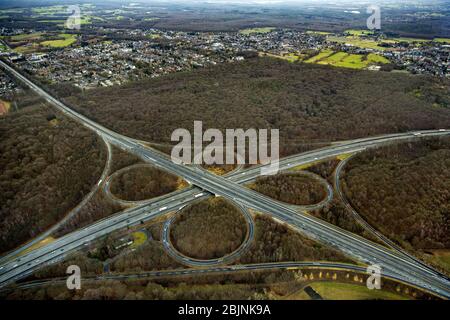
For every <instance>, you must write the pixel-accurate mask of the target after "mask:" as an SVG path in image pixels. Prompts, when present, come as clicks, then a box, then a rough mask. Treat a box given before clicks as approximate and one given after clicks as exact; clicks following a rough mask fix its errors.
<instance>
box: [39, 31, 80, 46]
mask: <svg viewBox="0 0 450 320" xmlns="http://www.w3.org/2000/svg"><path fill="white" fill-rule="evenodd" d="M59 36H60V37H62V38H63V39H60V40H49V41H44V42H41V44H42V45H43V46H48V47H53V48H64V47H68V46H70V45H71V44H73V43H75V42H76V41H77V35H76V34H67V33H62V34H60V35H59Z"/></svg>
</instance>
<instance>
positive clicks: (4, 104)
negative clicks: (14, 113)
mask: <svg viewBox="0 0 450 320" xmlns="http://www.w3.org/2000/svg"><path fill="white" fill-rule="evenodd" d="M10 108H11V103H10V102H8V101H3V100H0V116H1V115H3V114H7V113H8V112H9V109H10Z"/></svg>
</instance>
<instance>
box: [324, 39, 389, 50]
mask: <svg viewBox="0 0 450 320" xmlns="http://www.w3.org/2000/svg"><path fill="white" fill-rule="evenodd" d="M327 40H328V41H330V42H337V43H344V44H350V45H352V46H355V47H359V48H365V49H375V50H380V51H384V50H389V48H384V47H380V46H379V44H380V42H377V41H375V40H371V39H364V38H360V37H358V36H347V37H337V36H329V37H327ZM383 42H386V43H394V42H395V41H393V40H383Z"/></svg>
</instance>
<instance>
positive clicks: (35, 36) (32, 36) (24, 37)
mask: <svg viewBox="0 0 450 320" xmlns="http://www.w3.org/2000/svg"><path fill="white" fill-rule="evenodd" d="M43 35H44V33H42V32H35V33H23V34H18V35H15V36H12V37H11V41H13V42H19V41H30V40H39V39H40V38H41V37H42V36H43Z"/></svg>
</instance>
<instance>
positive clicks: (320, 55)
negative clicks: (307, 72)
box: [305, 49, 334, 63]
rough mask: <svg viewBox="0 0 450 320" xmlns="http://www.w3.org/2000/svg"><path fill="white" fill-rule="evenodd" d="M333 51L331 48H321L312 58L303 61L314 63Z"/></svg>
mask: <svg viewBox="0 0 450 320" xmlns="http://www.w3.org/2000/svg"><path fill="white" fill-rule="evenodd" d="M333 53H334V52H333V50H329V49H326V50H322V51H321V52H320V53H319V54H318V55H316V56H314V57H312V58H309V59H308V60H306V61H305V62H306V63H316V62H317V61H320V60H322V59H323V58H326V57H328V56H330V55H332V54H333Z"/></svg>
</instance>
